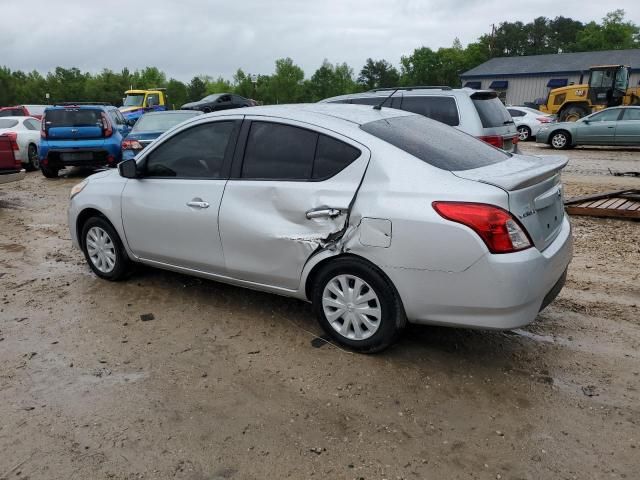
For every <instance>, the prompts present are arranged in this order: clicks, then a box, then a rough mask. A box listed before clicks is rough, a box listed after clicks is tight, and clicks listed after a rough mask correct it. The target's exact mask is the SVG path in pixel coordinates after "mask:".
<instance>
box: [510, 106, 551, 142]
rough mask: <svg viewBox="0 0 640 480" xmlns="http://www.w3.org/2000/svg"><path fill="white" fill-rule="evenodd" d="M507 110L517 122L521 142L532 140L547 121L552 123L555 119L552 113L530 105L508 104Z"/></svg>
mask: <svg viewBox="0 0 640 480" xmlns="http://www.w3.org/2000/svg"><path fill="white" fill-rule="evenodd" d="M507 111H508V112H509V114H510V115H511V117H512V118H513V121H514V122H516V128H517V129H518V139H519V140H520V141H521V142H526V141H527V140H531V138H532V137H535V136H536V135H538V130H540V127H541V126H542V125H544V124H545V123H551V122H553V120H554V117H553V116H552V115H548V114H546V113H542V112H540V111H539V110H534V109H533V108H529V107H512V106H508V107H507Z"/></svg>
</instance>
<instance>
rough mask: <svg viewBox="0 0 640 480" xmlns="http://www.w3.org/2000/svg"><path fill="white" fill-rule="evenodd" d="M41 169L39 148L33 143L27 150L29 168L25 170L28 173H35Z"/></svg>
mask: <svg viewBox="0 0 640 480" xmlns="http://www.w3.org/2000/svg"><path fill="white" fill-rule="evenodd" d="M39 168H40V158H39V157H38V147H36V146H35V145H34V144H33V143H31V144H29V147H28V148H27V166H26V167H25V170H26V171H27V172H33V171H35V170H38V169H39Z"/></svg>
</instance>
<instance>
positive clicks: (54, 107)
mask: <svg viewBox="0 0 640 480" xmlns="http://www.w3.org/2000/svg"><path fill="white" fill-rule="evenodd" d="M65 108H77V109H81V110H83V109H91V110H95V109H104V110H109V109H115V108H116V107H114V106H113V105H104V104H100V103H65V104H58V105H49V106H47V108H45V112H46V111H47V110H63V109H65Z"/></svg>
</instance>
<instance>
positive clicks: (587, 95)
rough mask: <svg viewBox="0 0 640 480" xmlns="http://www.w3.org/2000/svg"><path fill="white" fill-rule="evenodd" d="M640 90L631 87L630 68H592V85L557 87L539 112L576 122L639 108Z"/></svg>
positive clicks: (565, 120) (610, 66)
mask: <svg viewBox="0 0 640 480" xmlns="http://www.w3.org/2000/svg"><path fill="white" fill-rule="evenodd" d="M639 104H640V88H639V87H629V67H627V66H625V65H601V66H596V67H591V68H590V69H589V82H588V83H585V84H583V83H582V80H581V81H580V84H579V85H569V86H566V87H560V88H554V89H553V90H551V91H550V92H549V95H548V96H547V102H546V104H544V105H541V106H540V111H541V112H544V113H549V114H554V115H557V117H558V120H559V121H561V122H575V121H576V120H579V119H580V118H582V117H584V116H586V115H589V114H590V113H593V112H597V111H598V110H602V109H604V108H607V107H615V106H618V105H639Z"/></svg>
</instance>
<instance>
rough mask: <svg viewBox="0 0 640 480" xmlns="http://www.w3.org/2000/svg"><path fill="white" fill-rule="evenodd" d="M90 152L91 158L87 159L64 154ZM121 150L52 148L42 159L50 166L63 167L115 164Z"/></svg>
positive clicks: (118, 159)
mask: <svg viewBox="0 0 640 480" xmlns="http://www.w3.org/2000/svg"><path fill="white" fill-rule="evenodd" d="M71 153H90V154H91V158H90V159H86V160H70V159H67V158H64V154H71ZM119 157H120V152H113V151H111V150H109V149H107V148H82V149H50V150H48V151H47V152H46V156H45V157H43V158H42V159H41V163H42V165H44V166H46V167H50V168H63V167H67V166H70V167H82V166H86V167H102V166H105V165H109V166H115V165H116V164H117V163H118V162H119V161H120V158H119Z"/></svg>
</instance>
